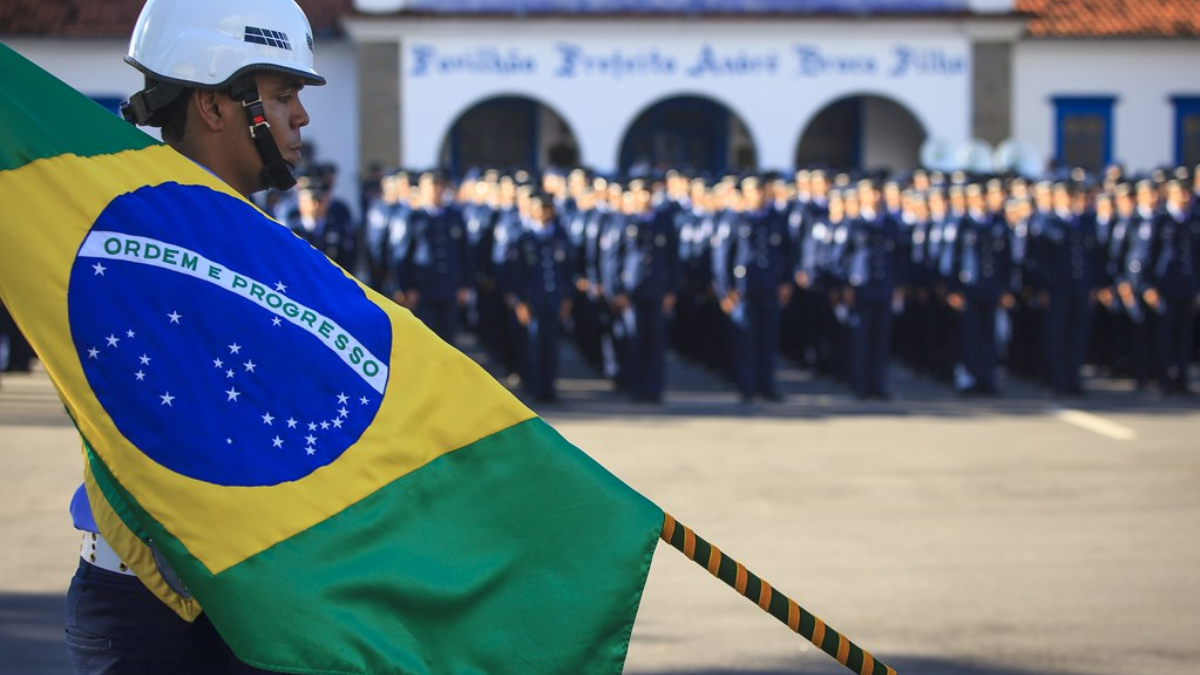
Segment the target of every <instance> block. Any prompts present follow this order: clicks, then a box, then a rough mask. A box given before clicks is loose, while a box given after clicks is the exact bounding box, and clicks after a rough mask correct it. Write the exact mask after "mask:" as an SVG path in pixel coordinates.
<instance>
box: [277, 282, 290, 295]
mask: <svg viewBox="0 0 1200 675" xmlns="http://www.w3.org/2000/svg"><path fill="white" fill-rule="evenodd" d="M275 290H277V291H279V292H280V293H287V284H285V283H283V282H282V281H280V282H279V283H277V284H275Z"/></svg>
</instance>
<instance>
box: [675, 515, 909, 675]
mask: <svg viewBox="0 0 1200 675" xmlns="http://www.w3.org/2000/svg"><path fill="white" fill-rule="evenodd" d="M663 515H664V516H665V519H664V521H663V530H662V539H663V541H665V542H667V543H668V544H670V545H671V546H674V547H675V548H677V549H679V551H680V552H682V553H683V554H684V555H685V556H687V557H688V559H689V560H691V561H692V562H694V563H696V564H697V565H700V566H701V567H707V568H708V571H709V573H710V574H712V575H713V576H714V577H716V578H718V579H720V580H721V581H724V582H725V583H726V584H728V585H730V586H731V587H733V589H734V590H735V591H737V592H738V593H741V594H742V595H743V596H745V597H746V599H747V600H750V601H751V602H754V603H756V604H757V605H758V606H759V607H760V608H762V610H763V611H764V612H767V613H768V614H770V615H771V616H773V617H775V618H776V619H779V620H780V621H782V622H783V623H785V624H787V627H788V628H790V629H791V630H792V631H793V632H795V633H799V634H800V635H802V636H804V637H805V638H806V639H807V640H808V641H809V642H812V643H813V644H814V645H816V646H818V647H820V648H821V650H822V651H824V652H825V653H826V654H828V655H830V656H832V657H833V658H835V659H837V662H838V663H840V664H842V665H843V666H846V667H847V668H849V669H850V670H852V671H854V672H856V673H858V674H859V675H896V671H895V670H892V669H891V668H890V667H888V666H887V664H885V663H883V662H882V661H879V660H877V659H876V658H875V657H873V656H871V654H870V652H868V651H867V650H865V649H862V648H861V647H859V646H858V645H856V644H854V643H853V642H851V641H850V640H849V639H847V638H846V636H845V635H842V634H841V633H839V632H837V631H836V630H834V629H832V628H830V627H829V626H827V625H825V622H824V621H822V620H821V619H820V618H819V617H817V616H815V615H813V614H810V613H809V612H808V611H807V610H805V609H804V608H803V607H801V606H800V605H798V604H796V601H794V600H792V599H791V598H789V597H787V596H786V595H784V594H783V593H780V592H779V591H777V590H775V589H773V588H771V584H768V583H767V582H766V580H764V579H760V578H758V577H757V576H755V575H754V574H752V573H751V572H750V571H749V570H747V569H746V568H745V566H744V565H742V564H741V563H740V562H738V561H736V560H734V559H733V558H730V557H729V556H727V555H725V554H724V553H722V552H721V549H719V548H717V547H716V546H713V545H712V544H710V543H708V542H707V541H704V540H703V539H701V538H700V537H697V536H696V533H695V532H693V531H692V529H691V528H690V527H687V526H686V525H683V524H681V523H679V522H677V521H676V520H675V519H674V518H672V517H671V515H670V514H666V513H664V514H663Z"/></svg>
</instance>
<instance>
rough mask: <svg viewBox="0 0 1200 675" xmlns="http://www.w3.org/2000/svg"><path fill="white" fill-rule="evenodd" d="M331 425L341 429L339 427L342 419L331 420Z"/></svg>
mask: <svg viewBox="0 0 1200 675" xmlns="http://www.w3.org/2000/svg"><path fill="white" fill-rule="evenodd" d="M333 426H335V427H337V428H338V429H341V428H342V421H341V420H340V419H337V420H334V421H333Z"/></svg>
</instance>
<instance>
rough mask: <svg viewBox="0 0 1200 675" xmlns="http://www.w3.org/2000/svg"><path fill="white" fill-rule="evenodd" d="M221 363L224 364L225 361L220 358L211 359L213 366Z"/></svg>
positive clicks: (218, 366)
mask: <svg viewBox="0 0 1200 675" xmlns="http://www.w3.org/2000/svg"><path fill="white" fill-rule="evenodd" d="M223 365H225V362H224V361H222V360H221V359H213V368H220V367H221V366H223Z"/></svg>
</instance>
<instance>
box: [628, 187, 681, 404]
mask: <svg viewBox="0 0 1200 675" xmlns="http://www.w3.org/2000/svg"><path fill="white" fill-rule="evenodd" d="M633 195H634V200H635V201H634V212H633V213H632V214H630V217H629V219H628V220H627V221H626V224H625V233H624V243H623V245H624V251H623V255H622V256H621V268H620V275H619V277H618V284H619V285H618V288H617V298H618V302H617V304H618V307H623V308H626V309H632V312H633V322H632V330H631V331H630V333H631V335H630V337H631V347H630V350H629V356H630V359H631V367H630V369H629V374H630V379H629V382H628V384H629V390H630V394H631V395H632V396H633V399H634V401H637V402H641V403H660V402H662V397H663V390H664V388H665V386H666V358H667V318H668V317H669V316H670V315H671V314H672V312H673V311H674V309H675V298H676V291H677V289H678V288H679V237H678V233H677V232H676V231H675V226H674V224H673V223H672V221H671V219H670V218H668V217H667V214H666V212H664V211H660V210H655V209H654V208H652V206H651V201H650V190H649V189H648V188H647V187H646V186H645V185H641V186H637V187H636V188H635V189H633Z"/></svg>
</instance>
